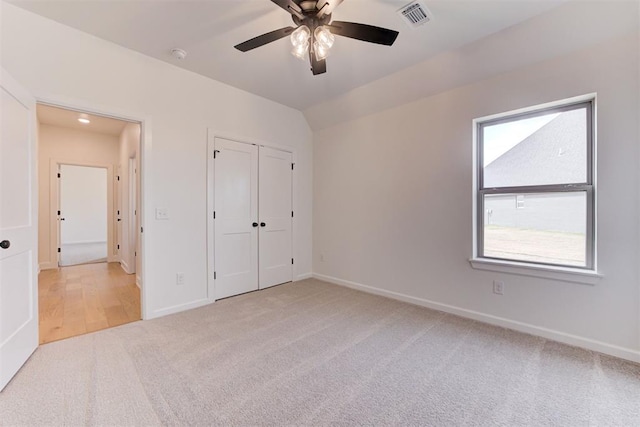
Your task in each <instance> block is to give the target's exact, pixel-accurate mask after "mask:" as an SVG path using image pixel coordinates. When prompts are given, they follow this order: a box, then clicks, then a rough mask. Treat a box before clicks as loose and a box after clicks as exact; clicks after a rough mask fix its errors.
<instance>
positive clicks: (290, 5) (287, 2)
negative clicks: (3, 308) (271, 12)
mask: <svg viewBox="0 0 640 427" xmlns="http://www.w3.org/2000/svg"><path fill="white" fill-rule="evenodd" d="M271 1H272V2H273V3H275V4H277V5H278V6H280V7H281V8H283V9H284V10H286V11H287V12H289V13H291V14H293V15H297V16H298V18H302V8H300V6H298V4H297V3H295V2H294V1H293V0H271Z"/></svg>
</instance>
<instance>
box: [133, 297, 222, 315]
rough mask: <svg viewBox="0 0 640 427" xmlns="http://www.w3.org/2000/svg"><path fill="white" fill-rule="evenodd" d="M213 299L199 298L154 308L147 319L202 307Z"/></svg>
mask: <svg viewBox="0 0 640 427" xmlns="http://www.w3.org/2000/svg"><path fill="white" fill-rule="evenodd" d="M212 302H213V301H211V300H209V298H204V299H199V300H196V301H192V302H187V303H184V304H178V305H173V306H171V307H165V308H161V309H160V310H155V311H154V312H153V313H151V315H150V316H149V317H147V319H145V320H149V319H155V318H157V317H162V316H167V315H169V314H175V313H180V312H182V311H186V310H193V309H194V308H198V307H202V306H205V305H209V304H211V303H212Z"/></svg>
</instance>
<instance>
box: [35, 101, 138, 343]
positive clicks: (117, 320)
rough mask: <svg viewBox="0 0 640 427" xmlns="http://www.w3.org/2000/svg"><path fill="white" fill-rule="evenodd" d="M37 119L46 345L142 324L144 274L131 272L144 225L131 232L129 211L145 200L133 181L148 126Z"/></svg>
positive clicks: (58, 116)
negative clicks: (131, 172)
mask: <svg viewBox="0 0 640 427" xmlns="http://www.w3.org/2000/svg"><path fill="white" fill-rule="evenodd" d="M36 111H37V119H38V168H39V171H40V179H39V199H40V211H39V225H40V230H39V236H38V239H39V253H38V258H39V265H40V273H39V275H38V301H39V332H40V343H41V344H44V343H47V342H51V341H56V340H59V339H64V338H68V337H72V336H76V335H81V334H84V333H88V332H93V331H97V330H101V329H106V328H109V327H113V326H118V325H121V324H124V323H128V322H132V321H136V320H140V319H141V287H142V280H141V278H140V276H141V269H140V271H136V270H135V269H134V270H133V271H128V269H126V268H125V265H127V264H126V260H125V257H126V255H128V254H129V253H134V254H135V253H137V252H138V251H139V248H138V247H137V246H138V241H139V238H138V233H137V230H139V228H138V225H139V222H138V221H134V226H133V227H130V226H129V224H130V222H131V221H130V218H129V217H128V216H127V215H123V214H122V212H121V211H123V210H124V209H127V207H128V206H130V205H131V203H130V199H131V197H133V198H134V200H135V205H136V206H137V205H138V203H137V201H138V198H139V195H140V194H141V191H140V180H139V179H137V175H136V174H135V172H134V175H133V176H134V177H136V178H135V179H133V180H131V179H130V178H129V169H130V162H129V159H130V158H131V157H133V158H135V159H139V157H140V149H141V145H140V138H141V124H140V123H136V122H131V121H128V120H122V119H118V118H113V117H105V116H101V115H96V114H92V113H89V112H82V111H77V110H69V109H65V108H60V107H57V106H52V105H44V104H38V105H37V107H36ZM132 153H133V154H132ZM134 164H135V168H134V170H135V171H137V170H138V168H139V164H138V163H137V162H134ZM132 194H133V196H132ZM136 210H137V208H136ZM120 224H123V226H121V225H120ZM125 230H126V231H125ZM131 242H134V243H133V245H134V247H133V248H132V247H131V245H132V243H131ZM134 265H135V262H134Z"/></svg>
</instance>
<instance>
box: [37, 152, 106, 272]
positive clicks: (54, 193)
mask: <svg viewBox="0 0 640 427" xmlns="http://www.w3.org/2000/svg"><path fill="white" fill-rule="evenodd" d="M60 166H84V167H90V168H100V169H106V170H107V262H116V261H118V256H117V255H114V251H115V245H116V243H115V242H116V240H117V236H116V234H115V233H117V230H118V228H117V224H116V221H117V215H116V204H115V186H116V184H115V176H114V173H113V167H114V165H111V164H108V163H94V162H83V161H82V162H81V161H75V160H65V159H58V158H52V159H50V163H49V172H50V180H49V194H50V195H51V196H50V199H49V201H50V215H49V232H50V236H49V253H51V254H54V255H55V261H51V263H52V264H55V266H54V268H58V267H59V266H60V254H59V253H58V252H57V249H58V248H60V247H61V239H62V234H61V230H60V228H61V226H62V224H61V223H60V221H59V219H60V215H58V211H61V210H62V209H61V206H60V194H61V192H60V185H61V180H60V179H58V177H57V174H58V171H59V170H60ZM62 214H63V215H64V212H62Z"/></svg>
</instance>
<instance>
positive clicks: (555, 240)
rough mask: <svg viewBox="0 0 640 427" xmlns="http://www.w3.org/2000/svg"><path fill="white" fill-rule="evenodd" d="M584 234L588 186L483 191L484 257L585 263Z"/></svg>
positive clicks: (563, 263)
mask: <svg viewBox="0 0 640 427" xmlns="http://www.w3.org/2000/svg"><path fill="white" fill-rule="evenodd" d="M518 201H522V203H521V204H520V205H518ZM519 206H522V207H519ZM586 234H587V193H586V191H576V192H567V193H543V194H524V195H523V194H490V195H485V196H484V256H485V257H488V258H501V259H509V260H516V261H532V262H537V263H545V264H562V265H571V266H580V267H585V266H586V259H585V254H586V242H587V239H586Z"/></svg>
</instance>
